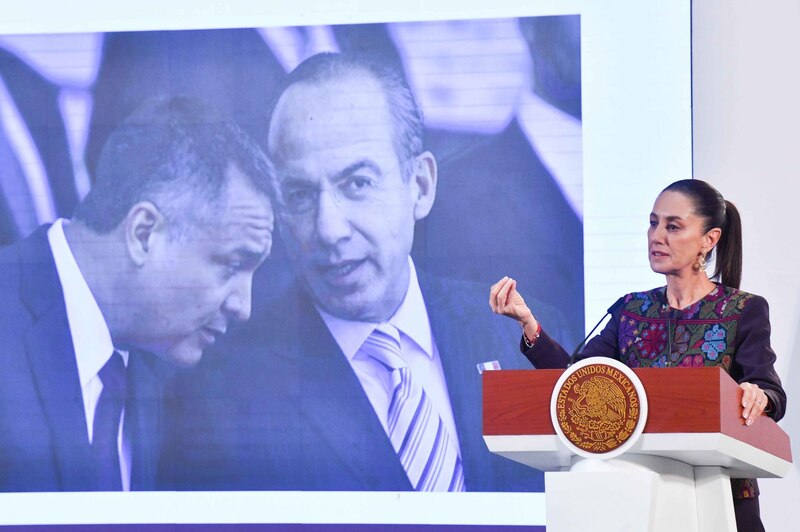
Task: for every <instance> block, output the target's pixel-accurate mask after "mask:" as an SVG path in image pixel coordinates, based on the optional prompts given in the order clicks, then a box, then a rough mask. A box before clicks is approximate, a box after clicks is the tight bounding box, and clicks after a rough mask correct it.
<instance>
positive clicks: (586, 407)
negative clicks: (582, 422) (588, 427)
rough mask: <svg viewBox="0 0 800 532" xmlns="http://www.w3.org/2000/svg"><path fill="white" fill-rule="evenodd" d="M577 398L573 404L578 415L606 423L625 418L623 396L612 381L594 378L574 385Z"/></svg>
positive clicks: (598, 377) (605, 378) (604, 378)
mask: <svg viewBox="0 0 800 532" xmlns="http://www.w3.org/2000/svg"><path fill="white" fill-rule="evenodd" d="M575 392H576V393H577V394H578V398H577V399H576V400H575V402H574V403H573V408H575V409H576V410H577V411H578V413H579V414H580V415H583V416H587V417H590V418H594V419H602V420H606V421H619V420H620V419H622V418H623V417H625V404H626V403H625V395H624V393H623V392H622V390H621V389H620V388H619V386H617V385H616V384H615V383H614V381H613V380H611V379H609V378H607V377H601V376H595V377H593V378H591V379H588V380H586V381H584V382H583V383H579V384H576V385H575Z"/></svg>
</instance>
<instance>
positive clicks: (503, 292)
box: [489, 277, 539, 338]
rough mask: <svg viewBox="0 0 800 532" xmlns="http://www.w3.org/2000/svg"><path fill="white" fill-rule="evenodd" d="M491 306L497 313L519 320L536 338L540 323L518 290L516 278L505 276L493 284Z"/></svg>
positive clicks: (526, 332) (532, 336) (526, 330)
mask: <svg viewBox="0 0 800 532" xmlns="http://www.w3.org/2000/svg"><path fill="white" fill-rule="evenodd" d="M489 306H490V307H491V308H492V312H494V313H495V314H501V315H503V316H508V317H509V318H512V319H515V320H517V321H518V322H519V324H520V326H522V330H523V331H524V332H525V336H527V337H528V338H534V337H535V336H536V334H537V333H538V331H539V323H538V322H537V321H536V318H534V317H533V312H531V309H529V308H528V305H526V304H525V299H523V297H522V295H520V293H519V292H517V282H516V281H515V280H514V279H512V278H510V277H503V278H502V279H500V280H499V281H498V282H496V283H495V284H493V285H492V288H491V290H490V291H489Z"/></svg>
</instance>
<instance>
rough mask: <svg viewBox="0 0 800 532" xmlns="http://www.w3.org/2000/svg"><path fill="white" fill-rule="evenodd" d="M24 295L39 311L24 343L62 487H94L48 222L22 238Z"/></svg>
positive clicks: (84, 488) (73, 360)
mask: <svg viewBox="0 0 800 532" xmlns="http://www.w3.org/2000/svg"><path fill="white" fill-rule="evenodd" d="M20 256H21V259H22V260H21V265H22V285H21V288H20V291H21V296H22V299H23V300H24V301H25V302H26V304H27V305H28V308H29V309H30V311H31V313H32V314H33V316H34V321H33V326H32V327H31V329H30V330H29V331H28V332H27V334H26V336H25V349H26V353H27V356H28V361H29V364H30V367H31V372H32V373H33V376H34V381H35V382H36V386H37V390H38V396H39V400H40V401H41V406H42V409H43V411H44V412H45V416H46V417H47V420H48V424H49V426H50V431H51V438H52V446H53V453H54V458H55V462H56V465H57V469H58V472H59V476H60V480H61V486H60V489H61V490H66V491H84V490H91V489H92V488H93V485H92V484H93V480H92V479H93V478H94V474H93V472H92V471H91V467H92V466H91V464H92V460H91V454H90V446H89V437H88V432H87V427H86V416H85V414H84V409H83V398H82V393H81V387H80V380H79V377H78V366H77V363H76V361H75V352H74V350H73V347H72V336H71V334H70V329H69V323H68V321H67V311H66V308H65V306H64V298H63V294H62V291H61V284H60V282H59V280H58V274H57V272H56V269H55V263H54V262H53V257H52V254H51V253H50V247H49V245H48V242H47V233H46V228H41V229H39V230H37V232H35V233H34V234H33V235H32V236H31V238H29V239H27V240H25V241H24V242H22V243H21V247H20Z"/></svg>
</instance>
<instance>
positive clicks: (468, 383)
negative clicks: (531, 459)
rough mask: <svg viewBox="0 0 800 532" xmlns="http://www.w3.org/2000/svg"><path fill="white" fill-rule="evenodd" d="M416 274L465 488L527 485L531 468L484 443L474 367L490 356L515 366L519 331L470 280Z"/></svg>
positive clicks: (478, 381)
mask: <svg viewBox="0 0 800 532" xmlns="http://www.w3.org/2000/svg"><path fill="white" fill-rule="evenodd" d="M418 274H419V279H420V287H421V288H422V290H423V293H424V294H425V302H426V303H425V304H426V308H427V310H428V318H429V320H430V322H431V329H432V330H433V336H434V340H435V342H436V346H437V348H438V350H439V356H440V358H441V361H442V369H443V371H444V375H445V380H446V383H447V391H448V394H449V396H450V406H451V408H452V410H453V416H454V417H455V422H456V427H457V431H458V440H459V444H460V447H461V459H462V462H463V464H464V480H465V484H466V486H467V490H468V491H496V490H509V489H515V488H513V486H515V485H516V484H518V483H519V482H518V481H521V482H523V483H524V482H528V485H531V484H530V482H529V481H528V480H524V478H527V477H529V476H531V475H535V474H536V473H535V472H534V470H532V469H529V468H523V467H522V466H520V465H518V464H515V463H513V462H511V461H510V460H506V459H504V458H501V457H499V456H495V455H492V453H490V452H489V450H488V449H487V447H486V444H485V443H484V441H483V403H482V397H483V387H482V380H481V376H480V374H479V373H478V370H477V364H479V363H481V362H487V361H490V360H498V361H499V362H500V364H501V367H502V368H503V369H514V368H518V367H520V366H521V365H522V362H521V359H522V357H521V356H519V357H515V356H514V355H515V353H514V352H513V350H514V349H515V347H516V340H517V337H518V332H517V330H518V329H516V328H515V327H514V326H513V323H511V322H508V323H506V322H505V321H502V320H500V319H499V318H498V319H495V318H497V317H496V316H493V315H492V314H491V313H490V312H489V310H488V309H485V308H484V305H483V302H484V299H485V297H484V294H483V293H482V292H481V291H480V290H478V289H477V287H475V286H473V285H472V284H471V283H464V282H458V281H452V280H445V279H440V278H436V277H432V276H428V275H425V274H424V272H420V271H419V270H418ZM490 320H493V321H490ZM506 321H508V320H506ZM509 324H510V325H511V326H510V327H509V326H508V325H509ZM514 479H516V480H514Z"/></svg>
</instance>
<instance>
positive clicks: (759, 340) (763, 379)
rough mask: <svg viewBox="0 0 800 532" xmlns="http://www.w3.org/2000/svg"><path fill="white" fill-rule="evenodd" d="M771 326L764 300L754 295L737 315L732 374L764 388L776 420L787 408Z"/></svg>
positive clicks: (737, 378)
mask: <svg viewBox="0 0 800 532" xmlns="http://www.w3.org/2000/svg"><path fill="white" fill-rule="evenodd" d="M770 330H771V327H770V323H769V305H768V304H767V300H766V299H764V298H763V297H761V296H754V297H753V298H752V299H750V300H749V301H748V302H747V303H746V306H745V308H744V309H743V310H742V315H741V318H739V331H738V332H737V333H736V344H737V345H736V354H735V355H734V359H733V365H732V366H731V376H732V377H733V378H734V379H735V380H736V382H738V383H742V382H750V383H753V384H757V385H758V386H759V387H760V388H761V389H762V390H764V393H766V394H767V396H768V397H769V402H770V411H769V412H767V415H769V416H770V417H771V418H772V419H774V420H775V421H778V420H780V419H781V418H782V417H783V415H784V413H785V412H786V392H785V391H784V390H783V386H782V385H781V379H780V377H778V374H777V372H776V371H775V360H776V356H775V352H774V351H773V350H772V347H771V345H770Z"/></svg>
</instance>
